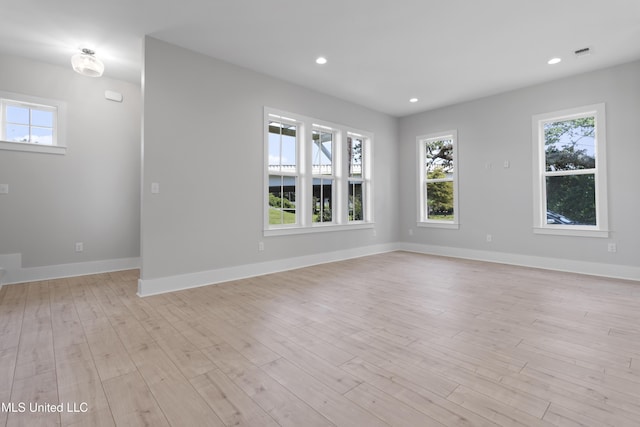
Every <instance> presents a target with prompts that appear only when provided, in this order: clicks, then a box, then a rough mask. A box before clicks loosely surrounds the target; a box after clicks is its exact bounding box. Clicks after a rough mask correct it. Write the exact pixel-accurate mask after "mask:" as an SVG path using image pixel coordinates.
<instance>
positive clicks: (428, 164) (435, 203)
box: [416, 130, 459, 228]
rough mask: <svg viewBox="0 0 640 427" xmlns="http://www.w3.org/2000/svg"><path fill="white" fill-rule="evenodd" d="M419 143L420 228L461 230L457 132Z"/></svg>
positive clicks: (423, 137)
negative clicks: (459, 219) (459, 228)
mask: <svg viewBox="0 0 640 427" xmlns="http://www.w3.org/2000/svg"><path fill="white" fill-rule="evenodd" d="M416 139H417V142H418V188H419V194H418V226H420V227H439V228H458V227H459V221H458V161H457V139H458V137H457V131H455V130H453V131H448V132H441V133H434V134H430V135H422V136H419V137H417V138H416Z"/></svg>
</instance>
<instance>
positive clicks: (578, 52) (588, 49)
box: [573, 47, 591, 56]
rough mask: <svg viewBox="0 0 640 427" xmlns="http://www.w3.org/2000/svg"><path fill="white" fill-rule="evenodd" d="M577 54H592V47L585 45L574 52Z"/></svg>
mask: <svg viewBox="0 0 640 427" xmlns="http://www.w3.org/2000/svg"><path fill="white" fill-rule="evenodd" d="M573 53H574V54H575V55H576V56H587V55H591V48H589V47H584V48H582V49H578V50H576V51H574V52H573Z"/></svg>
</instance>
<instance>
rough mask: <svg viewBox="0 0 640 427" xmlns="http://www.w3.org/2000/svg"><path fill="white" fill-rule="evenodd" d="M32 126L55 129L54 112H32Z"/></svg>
mask: <svg viewBox="0 0 640 427" xmlns="http://www.w3.org/2000/svg"><path fill="white" fill-rule="evenodd" d="M31 126H42V127H49V128H52V127H53V111H43V110H31Z"/></svg>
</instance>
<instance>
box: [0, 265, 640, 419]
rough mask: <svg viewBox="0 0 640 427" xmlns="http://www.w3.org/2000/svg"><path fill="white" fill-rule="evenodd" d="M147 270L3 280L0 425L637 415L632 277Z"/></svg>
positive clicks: (455, 269)
mask: <svg viewBox="0 0 640 427" xmlns="http://www.w3.org/2000/svg"><path fill="white" fill-rule="evenodd" d="M137 279H138V272H137V271H133V270H132V271H124V272H115V273H105V274H96V275H90V276H82V277H75V278H69V279H59V280H50V281H42V282H33V283H26V284H19V285H11V286H4V287H3V288H2V289H1V290H0V402H2V405H3V406H2V411H1V412H0V426H38V425H42V426H55V425H61V426H113V425H117V426H148V425H152V426H184V425H194V426H195V425H198V426H201V425H202V426H205V425H211V426H335V425H339V426H356V427H358V426H364V427H368V426H377V425H380V426H383V425H393V426H463V427H472V426H480V427H484V426H486V427H489V426H508V427H510V426H598V427H599V426H634V427H637V426H638V425H640V283H638V282H632V281H624V280H614V279H606V278H598V277H591V276H583V275H577V274H569V273H559V272H552V271H545V270H537V269H530V268H520V267H513V266H506V265H500V264H489V263H482V262H475V261H465V260H456V259H451V258H444V257H434V256H427V255H419V254H412V253H406V252H393V253H388V254H381V255H375V256H369V257H363V258H358V259H352V260H347V261H342V262H336V263H330V264H323V265H318V266H313V267H308V268H304V269H298V270H292V271H287V272H282V273H277V274H270V275H266V276H261V277H254V278H249V279H244V280H237V281H233V282H228V283H223V284H219V285H214V286H207V287H202V288H197V289H191V290H185V291H180V292H175V293H170V294H163V295H156V296H152V297H147V298H139V297H137V296H136V291H137ZM60 404H62V405H63V411H62V412H58V411H57V410H53V408H55V409H57V408H59V406H58V405H60ZM12 405H13V406H12ZM21 405H24V406H21ZM47 405H48V406H47ZM21 408H24V411H21ZM34 408H35V410H32V409H34ZM12 409H13V410H12Z"/></svg>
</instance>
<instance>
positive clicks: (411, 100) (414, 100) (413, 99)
mask: <svg viewBox="0 0 640 427" xmlns="http://www.w3.org/2000/svg"><path fill="white" fill-rule="evenodd" d="M409 102H418V98H411V99H410V100H409Z"/></svg>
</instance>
